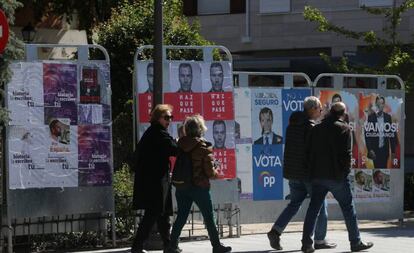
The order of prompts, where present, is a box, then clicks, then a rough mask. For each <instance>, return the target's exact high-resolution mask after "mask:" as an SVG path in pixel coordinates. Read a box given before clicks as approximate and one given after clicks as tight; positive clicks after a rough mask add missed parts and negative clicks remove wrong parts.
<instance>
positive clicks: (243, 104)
mask: <svg viewBox="0 0 414 253" xmlns="http://www.w3.org/2000/svg"><path fill="white" fill-rule="evenodd" d="M250 95H251V93H250V88H235V89H234V111H235V118H236V119H235V136H234V139H235V141H236V145H237V144H251V143H252V114H251V108H252V104H251V100H250Z"/></svg>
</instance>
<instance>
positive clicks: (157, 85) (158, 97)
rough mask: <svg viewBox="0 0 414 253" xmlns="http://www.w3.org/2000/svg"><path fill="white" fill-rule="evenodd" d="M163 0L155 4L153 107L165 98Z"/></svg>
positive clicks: (158, 0)
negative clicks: (163, 94) (163, 85)
mask: <svg viewBox="0 0 414 253" xmlns="http://www.w3.org/2000/svg"><path fill="white" fill-rule="evenodd" d="M162 13H163V11H162V0H155V3H154V21H155V22H154V24H155V27H154V99H153V106H154V107H155V105H157V104H162V102H163V96H162V83H163V71H162V67H163V66H162V65H163V64H162V63H163V59H162V55H163V54H162V52H163V48H162V42H163V35H162V28H163V21H162Z"/></svg>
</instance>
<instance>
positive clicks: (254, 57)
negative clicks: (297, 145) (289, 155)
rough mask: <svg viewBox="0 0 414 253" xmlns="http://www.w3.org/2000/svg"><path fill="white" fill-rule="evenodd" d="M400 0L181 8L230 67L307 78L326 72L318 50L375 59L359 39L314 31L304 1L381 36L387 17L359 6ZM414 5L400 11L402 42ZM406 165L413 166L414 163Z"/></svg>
mask: <svg viewBox="0 0 414 253" xmlns="http://www.w3.org/2000/svg"><path fill="white" fill-rule="evenodd" d="M402 2H403V1H402V0H338V1H332V0H184V14H186V15H187V16H188V17H189V19H190V20H192V21H194V20H198V21H199V22H200V25H201V33H202V35H203V36H204V37H205V38H206V39H207V40H210V41H213V42H214V43H216V44H218V45H223V46H225V47H227V48H229V50H230V51H231V52H232V54H233V57H234V69H235V70H245V71H247V70H249V71H296V72H305V73H307V74H308V75H309V76H310V77H311V78H312V79H313V78H315V77H316V75H318V74H319V73H322V72H330V71H331V70H330V69H329V67H328V66H327V65H326V63H325V62H324V61H323V60H321V58H320V56H319V54H320V53H325V54H327V55H328V56H331V57H332V58H339V57H341V56H348V57H349V59H350V60H351V61H353V62H356V63H358V62H359V63H364V64H368V65H369V64H370V63H375V60H376V59H377V58H376V57H378V56H376V55H369V54H368V55H367V54H366V53H364V52H363V51H362V50H361V49H362V48H364V46H366V45H365V44H364V43H363V42H362V41H359V40H355V39H349V38H345V37H344V36H339V35H337V34H335V33H327V32H325V33H323V32H319V31H317V25H316V24H315V23H312V22H309V21H307V20H305V19H304V17H303V11H304V7H305V6H307V5H310V6H313V7H316V8H318V9H319V10H321V11H322V13H323V14H324V15H325V16H326V17H327V19H328V20H329V21H331V22H333V23H334V24H337V25H340V26H343V27H344V28H347V29H350V30H353V31H360V32H363V31H371V30H372V31H374V32H376V33H377V34H379V35H380V36H384V38H385V37H386V36H385V34H384V32H383V29H384V27H385V25H386V24H387V23H386V20H385V19H384V18H383V17H382V16H380V15H372V14H369V13H367V12H366V11H364V10H362V9H361V6H363V5H365V6H371V7H388V8H389V7H393V6H398V5H400V4H401V3H402ZM413 14H414V11H413V10H410V11H407V12H405V13H404V15H403V17H402V21H401V24H400V25H399V28H398V30H397V32H398V36H399V39H400V40H401V41H403V42H407V43H408V42H410V41H412V38H413V37H412V35H413V33H414V15H413ZM413 106H414V96H413V95H412V94H407V95H406V115H407V118H406V129H410V128H411V127H414V113H413V112H411V111H412V110H410V108H413ZM405 153H406V165H408V166H406V167H410V166H411V165H409V164H411V160H412V159H410V157H411V156H414V132H410V131H406V132H405ZM411 167H414V163H413V165H412V166H411Z"/></svg>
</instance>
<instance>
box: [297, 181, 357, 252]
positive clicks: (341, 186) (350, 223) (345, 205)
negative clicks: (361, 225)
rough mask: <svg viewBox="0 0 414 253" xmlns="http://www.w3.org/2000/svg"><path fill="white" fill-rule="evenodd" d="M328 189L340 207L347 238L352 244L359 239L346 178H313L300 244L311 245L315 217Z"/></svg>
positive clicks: (349, 186)
mask: <svg viewBox="0 0 414 253" xmlns="http://www.w3.org/2000/svg"><path fill="white" fill-rule="evenodd" d="M328 191H330V192H331V193H332V194H333V196H334V198H335V199H336V200H337V201H338V203H339V206H340V207H341V210H342V214H343V216H344V219H345V224H346V228H347V230H348V239H349V241H350V242H351V244H352V245H354V244H357V243H359V242H360V241H361V237H360V234H359V229H358V221H357V217H356V212H355V206H354V202H353V200H352V192H351V185H350V183H349V180H348V178H344V179H343V180H341V181H336V180H328V179H315V180H314V181H312V197H311V202H310V204H309V208H308V212H307V213H306V218H305V222H304V223H303V235H302V244H303V245H312V243H313V241H312V233H313V229H314V227H315V222H316V217H317V215H318V213H319V210H320V209H321V207H322V205H323V202H324V200H325V197H326V194H327V193H328Z"/></svg>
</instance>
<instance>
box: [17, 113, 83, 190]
mask: <svg viewBox="0 0 414 253" xmlns="http://www.w3.org/2000/svg"><path fill="white" fill-rule="evenodd" d="M59 132H60V133H59ZM9 136H10V139H9V145H10V147H9V151H10V153H9V168H10V176H9V181H10V189H27V188H48V187H77V186H78V157H77V155H78V147H77V127H76V126H70V125H69V121H67V122H65V123H64V122H63V121H60V120H57V121H53V123H52V124H51V125H50V126H37V127H33V126H26V127H20V126H14V127H12V128H11V129H10V135H9Z"/></svg>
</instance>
